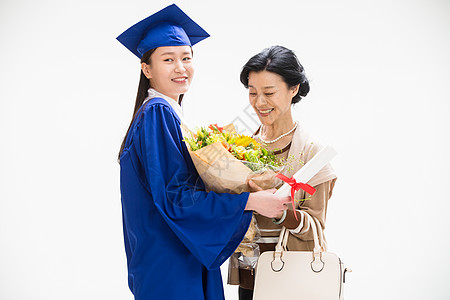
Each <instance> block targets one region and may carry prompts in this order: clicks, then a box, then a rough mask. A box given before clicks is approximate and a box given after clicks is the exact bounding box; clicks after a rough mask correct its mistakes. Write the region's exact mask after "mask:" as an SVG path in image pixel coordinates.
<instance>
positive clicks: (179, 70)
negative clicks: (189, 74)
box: [175, 60, 186, 73]
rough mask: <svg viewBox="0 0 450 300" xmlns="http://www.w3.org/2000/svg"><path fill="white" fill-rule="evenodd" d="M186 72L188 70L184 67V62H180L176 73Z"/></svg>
mask: <svg viewBox="0 0 450 300" xmlns="http://www.w3.org/2000/svg"><path fill="white" fill-rule="evenodd" d="M184 71H186V68H185V67H184V64H183V61H182V60H178V61H177V63H176V65H175V72H177V73H183V72H184Z"/></svg>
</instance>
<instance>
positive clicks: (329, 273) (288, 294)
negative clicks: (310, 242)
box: [253, 213, 350, 300]
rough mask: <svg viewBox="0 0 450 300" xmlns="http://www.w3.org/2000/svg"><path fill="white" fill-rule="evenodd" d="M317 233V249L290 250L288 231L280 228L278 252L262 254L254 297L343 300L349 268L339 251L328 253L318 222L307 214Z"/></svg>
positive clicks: (269, 299)
mask: <svg viewBox="0 0 450 300" xmlns="http://www.w3.org/2000/svg"><path fill="white" fill-rule="evenodd" d="M304 215H305V218H306V219H307V220H308V222H309V225H310V230H312V232H313V236H314V251H287V250H286V245H287V240H288V237H289V231H288V230H286V228H285V227H283V229H282V230H281V233H280V239H279V241H278V244H277V246H276V247H275V251H268V252H264V253H263V254H261V256H260V257H259V259H258V264H257V266H256V277H255V289H254V294H253V300H274V299H302V300H342V299H344V296H343V294H344V293H343V283H344V282H345V279H344V277H345V273H346V272H347V271H350V270H347V269H345V268H344V264H343V263H342V262H341V260H340V259H339V257H337V255H336V254H334V253H330V252H326V244H325V241H324V238H323V232H322V227H321V226H320V224H319V221H318V220H317V219H316V218H314V217H312V216H310V215H308V214H307V213H304Z"/></svg>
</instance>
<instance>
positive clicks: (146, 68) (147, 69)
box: [141, 63, 152, 79]
mask: <svg viewBox="0 0 450 300" xmlns="http://www.w3.org/2000/svg"><path fill="white" fill-rule="evenodd" d="M141 70H142V73H144V75H145V77H147V78H148V79H150V78H152V73H151V71H150V65H149V64H146V63H141Z"/></svg>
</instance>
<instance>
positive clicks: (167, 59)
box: [164, 58, 173, 62]
mask: <svg viewBox="0 0 450 300" xmlns="http://www.w3.org/2000/svg"><path fill="white" fill-rule="evenodd" d="M164 61H167V62H173V59H172V58H166V59H165V60H164Z"/></svg>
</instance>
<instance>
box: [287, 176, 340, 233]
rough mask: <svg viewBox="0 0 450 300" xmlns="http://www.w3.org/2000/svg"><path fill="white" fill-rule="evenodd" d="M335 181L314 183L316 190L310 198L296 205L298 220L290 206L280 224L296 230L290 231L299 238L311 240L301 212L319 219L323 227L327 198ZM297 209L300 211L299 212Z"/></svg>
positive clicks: (323, 227)
mask: <svg viewBox="0 0 450 300" xmlns="http://www.w3.org/2000/svg"><path fill="white" fill-rule="evenodd" d="M335 181H336V179H332V180H329V181H326V182H324V183H321V184H319V185H316V186H315V187H314V188H315V189H316V192H315V193H314V195H312V196H311V199H310V200H305V201H303V202H301V203H300V205H299V207H297V217H298V220H297V219H295V216H294V212H293V210H292V209H291V208H290V209H289V210H288V211H287V214H286V218H285V220H284V222H283V223H281V225H282V226H285V227H286V228H288V229H291V230H293V231H296V232H298V233H293V231H291V233H292V234H294V235H295V236H296V237H297V238H299V239H301V240H304V241H307V240H313V235H312V232H311V231H310V230H309V229H308V227H309V226H308V225H307V223H306V219H305V218H304V216H303V215H302V214H304V213H307V214H309V215H310V216H313V217H316V218H317V219H318V220H319V222H320V225H321V226H322V229H325V220H326V213H327V205H328V200H329V199H330V197H331V194H332V192H333V187H334V183H335ZM303 194H304V193H303ZM298 211H300V213H299V212H298ZM302 220H303V222H302Z"/></svg>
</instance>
